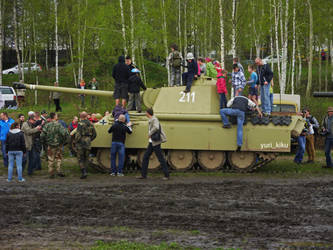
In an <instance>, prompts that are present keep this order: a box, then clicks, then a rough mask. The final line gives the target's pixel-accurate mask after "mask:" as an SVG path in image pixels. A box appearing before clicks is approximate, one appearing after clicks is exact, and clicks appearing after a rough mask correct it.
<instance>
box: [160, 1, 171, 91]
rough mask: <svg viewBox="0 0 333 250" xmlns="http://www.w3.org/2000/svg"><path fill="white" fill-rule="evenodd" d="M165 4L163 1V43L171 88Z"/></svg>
mask: <svg viewBox="0 0 333 250" xmlns="http://www.w3.org/2000/svg"><path fill="white" fill-rule="evenodd" d="M164 4H165V2H164V0H162V1H161V8H162V18H163V21H162V22H163V23H162V30H163V43H164V52H165V59H166V60H165V67H166V69H167V71H168V86H170V67H169V57H168V33H167V22H166V13H165V5H164Z"/></svg>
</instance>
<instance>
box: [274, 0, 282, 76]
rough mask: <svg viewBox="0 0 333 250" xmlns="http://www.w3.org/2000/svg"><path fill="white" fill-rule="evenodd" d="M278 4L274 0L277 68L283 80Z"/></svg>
mask: <svg viewBox="0 0 333 250" xmlns="http://www.w3.org/2000/svg"><path fill="white" fill-rule="evenodd" d="M278 11H279V9H278V6H277V3H276V0H274V21H275V22H274V24H275V48H276V55H277V60H278V62H277V68H278V79H279V82H281V69H280V49H279V47H280V46H279V14H278Z"/></svg>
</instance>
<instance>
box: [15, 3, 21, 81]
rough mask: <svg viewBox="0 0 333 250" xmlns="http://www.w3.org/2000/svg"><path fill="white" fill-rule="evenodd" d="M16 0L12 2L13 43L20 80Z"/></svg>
mask: <svg viewBox="0 0 333 250" xmlns="http://www.w3.org/2000/svg"><path fill="white" fill-rule="evenodd" d="M16 5H17V0H14V2H13V22H14V43H15V51H16V59H17V64H18V70H19V75H20V79H21V80H22V68H21V58H20V50H19V42H18V37H17V29H18V27H17V26H18V24H17V10H16V9H17V6H16Z"/></svg>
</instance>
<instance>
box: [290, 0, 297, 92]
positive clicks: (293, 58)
mask: <svg viewBox="0 0 333 250" xmlns="http://www.w3.org/2000/svg"><path fill="white" fill-rule="evenodd" d="M292 53H293V55H292V66H291V94H292V95H293V94H294V93H295V84H294V79H295V62H296V58H295V54H296V0H294V7H293V52H292Z"/></svg>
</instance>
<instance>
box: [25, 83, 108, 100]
mask: <svg viewBox="0 0 333 250" xmlns="http://www.w3.org/2000/svg"><path fill="white" fill-rule="evenodd" d="M23 85H24V86H25V87H26V89H31V90H44V91H54V92H61V93H70V94H84V95H96V96H106V97H112V96H113V91H105V90H90V89H77V88H65V87H54V86H45V85H33V84H24V83H23Z"/></svg>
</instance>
